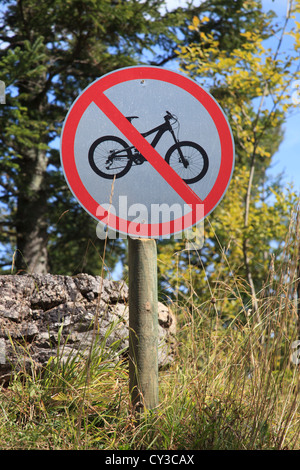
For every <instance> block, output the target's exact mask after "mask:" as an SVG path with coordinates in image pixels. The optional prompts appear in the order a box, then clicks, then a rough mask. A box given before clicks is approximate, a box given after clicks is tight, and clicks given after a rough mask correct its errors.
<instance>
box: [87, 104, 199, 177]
mask: <svg viewBox="0 0 300 470" xmlns="http://www.w3.org/2000/svg"><path fill="white" fill-rule="evenodd" d="M137 118H138V116H128V117H127V119H128V120H129V121H130V122H131V121H132V120H133V119H137ZM164 121H165V122H164V123H163V124H161V125H160V126H157V127H155V128H153V129H151V130H150V131H148V132H144V133H143V134H142V136H143V137H147V136H149V135H151V134H154V133H155V134H156V135H155V136H154V138H153V140H152V142H151V145H152V147H153V148H155V146H156V145H157V143H158V142H159V140H160V139H161V137H162V136H163V134H164V133H165V132H167V131H169V132H170V133H171V135H172V137H173V139H174V142H175V143H174V145H172V146H171V147H170V148H169V150H168V151H167V153H166V155H165V161H166V162H167V163H168V164H169V165H170V166H171V167H172V168H173V170H175V171H176V173H177V174H178V175H179V176H180V177H181V178H182V179H183V181H185V183H187V184H192V183H196V182H197V181H199V180H201V179H202V178H203V177H204V176H205V175H206V173H207V170H208V156H207V153H206V152H205V150H204V149H203V148H202V147H201V146H200V145H199V144H196V143H195V142H190V141H188V140H187V141H182V142H180V141H179V140H178V139H177V137H176V135H175V132H174V127H175V124H176V123H178V130H179V121H178V119H177V117H176V116H175V115H174V114H171V113H170V112H169V111H166V115H165V116H164ZM145 161H146V158H145V157H143V155H142V154H141V153H140V152H139V151H138V150H137V149H136V148H135V147H134V146H130V145H128V144H127V143H126V142H125V141H124V140H123V139H120V138H119V137H116V136H113V135H105V136H103V137H100V138H99V139H97V140H95V142H93V144H92V145H91V147H90V149H89V164H90V166H91V168H92V169H93V170H94V171H95V173H97V175H99V176H102V178H107V179H113V178H121V177H122V176H124V175H126V173H128V171H129V170H130V168H131V166H132V165H133V164H134V165H141V164H142V163H144V162H145Z"/></svg>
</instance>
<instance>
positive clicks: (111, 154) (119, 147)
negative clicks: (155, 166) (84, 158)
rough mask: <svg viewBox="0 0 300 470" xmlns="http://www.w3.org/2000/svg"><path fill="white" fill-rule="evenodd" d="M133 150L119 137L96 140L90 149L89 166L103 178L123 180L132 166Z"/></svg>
mask: <svg viewBox="0 0 300 470" xmlns="http://www.w3.org/2000/svg"><path fill="white" fill-rule="evenodd" d="M131 155H132V154H131V150H130V148H129V147H128V145H127V144H126V142H125V141H124V140H122V139H120V138H119V137H115V136H112V135H106V136H104V137H100V139H97V140H95V142H94V143H93V144H92V145H91V146H90V149H89V164H90V166H91V168H92V169H93V170H94V172H95V173H97V175H99V176H102V178H107V179H113V178H114V177H116V178H121V176H124V175H126V173H127V172H128V171H129V170H130V168H131V165H132V158H131Z"/></svg>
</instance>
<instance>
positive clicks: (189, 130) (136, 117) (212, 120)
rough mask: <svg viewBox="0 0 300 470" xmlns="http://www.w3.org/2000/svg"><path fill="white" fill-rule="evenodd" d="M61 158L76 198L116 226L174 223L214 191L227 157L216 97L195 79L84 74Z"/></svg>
mask: <svg viewBox="0 0 300 470" xmlns="http://www.w3.org/2000/svg"><path fill="white" fill-rule="evenodd" d="M61 159H62V166H63V169H64V172H65V177H66V180H67V182H68V184H69V186H70V189H71V190H72V192H73V194H74V195H75V197H76V198H77V199H78V201H79V202H80V203H81V204H82V206H83V207H84V208H85V210H87V212H89V213H90V214H91V215H92V216H93V217H95V218H96V219H98V220H99V221H102V222H103V224H105V225H107V226H108V227H110V228H112V229H113V230H116V231H118V232H120V233H124V234H128V235H134V236H144V237H154V238H156V237H160V236H165V235H170V234H174V233H179V232H182V231H183V230H186V229H188V228H189V227H191V226H193V225H195V224H197V223H198V222H199V221H201V220H203V218H204V217H205V216H206V215H208V214H209V213H210V212H211V211H212V210H213V209H214V208H215V206H216V205H217V204H218V203H219V201H220V200H221V199H222V197H223V195H224V193H225V192H226V189H227V187H228V184H229V182H230V179H231V175H232V171H233V165H234V144H233V138H232V133H231V130H230V127H229V125H228V123H227V120H226V118H225V116H224V113H223V111H222V110H221V108H220V106H219V105H218V104H217V103H216V101H215V100H214V98H213V97H212V96H211V95H210V94H208V93H207V92H206V91H204V90H203V88H202V87H200V86H199V85H198V84H196V83H195V82H194V81H192V80H190V79H188V78H186V77H184V76H183V75H181V74H178V73H175V72H171V71H168V70H165V69H161V68H158V67H129V68H126V69H120V70H117V71H115V72H112V73H111V74H108V75H105V76H104V77H102V78H100V79H99V80H97V81H96V82H94V83H92V84H91V85H90V86H89V87H88V88H86V90H84V91H83V93H82V94H81V95H80V96H79V97H78V98H77V100H76V101H75V102H74V103H73V105H72V107H71V109H70V111H69V113H68V115H67V117H66V120H65V123H64V128H63V132H62V139H61Z"/></svg>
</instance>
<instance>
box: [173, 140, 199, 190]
mask: <svg viewBox="0 0 300 470" xmlns="http://www.w3.org/2000/svg"><path fill="white" fill-rule="evenodd" d="M180 154H182V155H183V158H184V161H183V160H182V158H181V155H180ZM165 160H166V162H167V163H168V164H169V165H170V167H171V168H173V170H175V171H176V173H177V174H178V175H179V176H180V178H182V179H183V181H184V182H185V183H187V184H192V183H196V182H197V181H200V180H201V179H202V178H203V177H204V176H205V175H206V173H207V170H208V156H207V153H206V152H205V150H204V149H203V148H202V147H201V146H200V145H198V144H196V143H195V142H189V141H186V142H178V143H177V144H174V145H172V147H170V148H169V150H168V151H167V153H166V156H165Z"/></svg>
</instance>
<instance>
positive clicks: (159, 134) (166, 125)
mask: <svg viewBox="0 0 300 470" xmlns="http://www.w3.org/2000/svg"><path fill="white" fill-rule="evenodd" d="M167 131H169V132H170V133H171V134H172V137H173V139H174V142H175V143H177V142H178V141H177V139H176V136H175V133H174V131H173V128H172V126H171V124H170V121H169V120H166V122H164V123H163V124H161V125H160V126H157V127H155V128H154V129H151V130H150V131H148V132H143V133H142V136H143V137H148V135H151V134H154V133H155V132H156V136H155V137H154V139H153V140H152V142H151V146H152V147H153V148H155V147H156V145H157V144H158V142H159V141H160V139H161V138H162V136H163V135H164V134H165V132H167Z"/></svg>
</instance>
